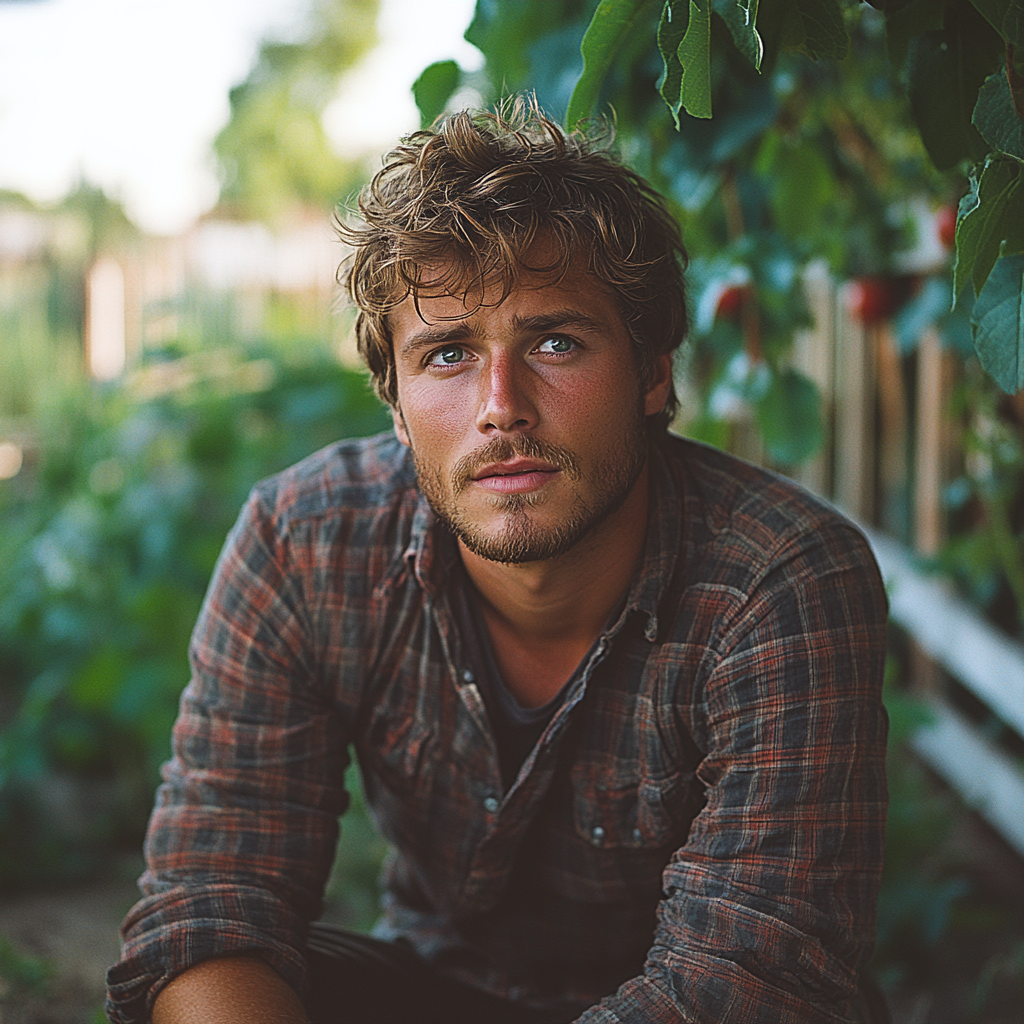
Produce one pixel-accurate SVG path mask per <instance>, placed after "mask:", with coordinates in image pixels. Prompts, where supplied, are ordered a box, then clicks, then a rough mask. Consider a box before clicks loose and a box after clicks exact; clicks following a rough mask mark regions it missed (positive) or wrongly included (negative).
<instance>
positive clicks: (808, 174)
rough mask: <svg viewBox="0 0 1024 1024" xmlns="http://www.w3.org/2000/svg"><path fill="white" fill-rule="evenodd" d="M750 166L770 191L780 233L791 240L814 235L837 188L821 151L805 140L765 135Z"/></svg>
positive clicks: (779, 133)
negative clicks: (793, 140)
mask: <svg viewBox="0 0 1024 1024" xmlns="http://www.w3.org/2000/svg"><path fill="white" fill-rule="evenodd" d="M754 167H755V170H756V171H757V173H758V175H759V176H760V177H762V178H763V179H764V180H765V182H766V184H767V185H768V188H769V189H770V193H771V197H772V210H773V212H774V214H775V220H776V223H777V224H778V226H779V229H780V230H781V231H782V232H783V234H785V235H787V236H789V238H791V239H793V240H795V241H800V240H801V239H806V238H808V237H813V236H815V235H816V233H817V232H818V231H819V230H820V228H821V226H822V224H823V222H824V220H825V218H826V216H827V211H828V209H829V207H830V205H831V204H832V203H834V201H835V194H836V189H837V188H838V185H837V182H836V179H835V175H834V174H833V173H832V169H831V167H830V166H829V163H828V160H827V159H826V157H825V156H824V155H823V154H822V151H821V149H820V148H819V147H818V146H817V145H815V144H814V143H813V142H811V141H810V140H807V139H803V140H800V141H798V142H796V143H793V142H791V141H790V140H789V139H788V138H786V137H785V136H784V135H783V134H782V133H781V132H775V131H773V132H768V133H766V135H765V138H764V142H763V144H762V146H761V149H760V150H759V152H758V155H757V159H756V161H755V164H754Z"/></svg>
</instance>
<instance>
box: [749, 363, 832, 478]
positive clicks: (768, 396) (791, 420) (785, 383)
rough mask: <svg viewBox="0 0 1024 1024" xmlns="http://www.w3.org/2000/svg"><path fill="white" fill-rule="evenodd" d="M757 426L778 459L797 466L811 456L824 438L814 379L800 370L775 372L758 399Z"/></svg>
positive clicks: (762, 437)
mask: <svg viewBox="0 0 1024 1024" xmlns="http://www.w3.org/2000/svg"><path fill="white" fill-rule="evenodd" d="M757 427H758V430H759V431H760V434H761V439H762V440H763V441H764V446H765V450H766V451H767V452H768V455H769V457H770V458H771V459H772V460H773V461H774V462H777V463H779V464H781V465H784V466H795V465H798V464H799V463H801V462H804V461H805V460H807V459H809V458H810V457H811V456H812V455H814V453H815V452H816V451H817V450H818V449H819V448H820V447H821V442H822V439H823V438H824V429H823V427H822V422H821V399H820V396H819V394H818V389H817V387H816V386H815V384H814V382H813V381H811V380H809V379H808V378H807V377H805V376H804V375H803V374H801V373H798V372H797V371H796V370H783V371H782V373H780V374H778V375H777V376H775V377H774V378H773V379H772V382H771V383H770V384H769V385H768V390H767V391H766V392H765V394H764V397H763V398H762V399H761V401H760V402H758V405H757Z"/></svg>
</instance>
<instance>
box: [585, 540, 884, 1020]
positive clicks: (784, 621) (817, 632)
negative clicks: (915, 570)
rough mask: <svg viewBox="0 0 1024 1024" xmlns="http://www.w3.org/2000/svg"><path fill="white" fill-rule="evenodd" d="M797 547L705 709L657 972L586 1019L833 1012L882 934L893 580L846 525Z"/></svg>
mask: <svg viewBox="0 0 1024 1024" xmlns="http://www.w3.org/2000/svg"><path fill="white" fill-rule="evenodd" d="M830 533H831V536H828V531H826V532H825V535H820V534H819V535H817V536H815V537H813V538H810V539H809V540H808V541H807V542H806V543H805V544H804V545H803V550H797V551H796V552H794V553H793V554H792V555H782V556H780V558H779V559H778V560H777V561H776V563H775V565H774V566H773V568H772V570H771V571H770V572H769V573H768V574H766V576H765V578H764V579H763V581H762V582H761V583H760V584H759V586H758V587H757V588H756V590H755V591H754V593H753V594H752V596H751V598H750V599H749V601H746V602H745V603H744V604H743V605H742V608H741V609H740V611H739V613H738V614H737V615H736V617H735V621H734V623H733V624H732V625H731V626H730V627H728V628H727V630H726V632H725V634H724V636H723V638H722V640H721V642H720V643H719V644H718V646H717V649H716V651H715V652H714V657H713V658H712V667H711V669H710V671H709V672H708V673H707V674H706V676H705V679H704V683H703V686H702V687H701V690H700V692H699V693H698V694H697V695H696V696H695V700H694V704H693V712H692V717H693V729H694V733H695V738H696V739H697V741H698V743H699V745H700V747H701V749H702V750H704V751H706V755H705V757H704V759H703V761H702V762H701V764H700V766H699V768H698V770H697V774H698V777H699V778H700V779H701V781H702V782H703V783H704V784H705V786H706V787H707V804H706V806H705V807H704V809H703V810H702V811H701V813H700V814H699V815H698V816H697V818H696V819H695V820H694V822H693V825H692V827H691V829H690V833H689V835H688V838H687V841H686V844H685V845H684V846H683V847H682V848H681V849H679V850H677V851H676V852H675V853H674V854H673V856H672V858H671V860H670V862H669V864H668V866H667V868H666V869H665V872H664V875H663V893H664V899H663V900H662V902H661V904H660V906H659V911H658V923H657V928H656V932H655V940H654V945H653V946H652V948H651V949H650V951H649V953H648V957H647V962H646V965H645V970H644V974H643V975H642V976H640V977H637V978H633V979H631V980H629V981H627V982H626V983H625V984H624V985H623V986H622V987H621V988H620V989H619V990H618V991H617V992H616V993H615V994H614V995H612V996H610V997H608V998H606V999H605V1000H603V1001H602V1002H601V1003H599V1004H597V1005H596V1006H594V1007H592V1008H590V1009H589V1010H588V1011H586V1012H585V1013H584V1014H583V1015H582V1016H581V1017H580V1018H579V1020H578V1022H577V1024H615V1022H617V1024H641V1022H643V1024H652V1022H666V1024H667V1022H670V1021H671V1022H677V1021H686V1022H691V1024H712V1022H714V1024H726V1022H727V1024H782V1022H794V1021H800V1022H801V1024H826V1022H828V1024H836V1022H840V1021H849V1020H850V1019H851V1005H850V1000H851V999H852V997H853V995H854V993H855V991H856V988H857V983H858V979H859V975H860V970H861V968H862V966H863V965H864V963H865V961H866V960H867V958H868V956H869V955H870V952H871V948H872V945H873V941H874V916H875V901H876V897H877V892H878V883H879V879H880V876H881V867H882V852H883V839H884V831H885V815H886V810H887V803H888V799H887V791H886V782H885V743H886V734H887V718H886V714H885V709H884V707H883V705H882V700H881V688H882V676H883V670H884V660H885V643H886V640H885V619H886V613H887V607H886V598H885V593H884V590H883V588H882V583H881V579H880V577H879V574H878V570H877V567H876V565H875V562H874V559H873V557H872V555H871V553H870V550H869V549H868V547H867V544H866V542H865V541H864V540H863V538H862V537H861V536H860V535H859V533H856V532H855V531H853V530H852V529H851V528H850V527H846V526H840V527H838V528H837V529H832V530H831V531H830Z"/></svg>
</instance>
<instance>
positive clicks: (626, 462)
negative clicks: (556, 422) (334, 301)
mask: <svg viewBox="0 0 1024 1024" xmlns="http://www.w3.org/2000/svg"><path fill="white" fill-rule="evenodd" d="M517 456H518V457H520V458H527V459H538V460H540V461H543V462H546V463H548V464H550V465H553V466H557V467H558V468H559V470H561V472H562V474H563V475H564V476H565V477H566V478H567V479H569V480H570V481H572V482H574V483H577V484H578V483H580V482H581V481H582V480H583V471H582V469H581V467H580V463H579V460H578V458H577V457H576V455H575V454H574V453H573V452H572V451H570V450H569V449H568V448H563V447H562V446H560V445H556V444H552V443H550V442H548V441H543V440H540V439H538V438H534V437H530V436H528V435H525V434H510V435H507V436H500V437H496V438H494V439H492V440H491V441H489V442H488V443H487V444H485V445H484V446H482V447H481V448H478V449H477V450H476V451H474V452H471V453H470V454H469V455H467V456H464V457H463V458H462V459H460V460H459V461H458V462H457V463H456V465H455V467H454V468H453V469H452V471H451V473H450V474H449V476H448V478H447V479H446V478H445V476H444V474H443V473H442V471H441V469H440V468H439V467H438V466H436V465H431V464H429V463H427V462H426V461H425V460H422V459H421V458H420V457H419V455H418V454H417V452H416V450H415V448H413V458H414V460H415V464H416V475H417V478H418V480H419V485H420V490H421V491H422V492H423V495H424V497H425V498H426V499H427V501H428V502H429V504H430V507H431V508H432V509H433V510H434V512H435V513H436V514H437V516H438V518H439V519H440V520H441V521H442V522H444V523H445V524H446V525H447V526H448V528H449V529H450V530H451V531H452V533H454V534H455V536H456V537H458V538H459V539H460V540H461V541H462V542H463V544H465V545H466V547H467V548H469V550H470V551H472V552H473V553H474V554H475V555H479V556H480V557H481V558H486V559H487V560H488V561H491V562H502V563H504V564H506V565H519V564H522V563H524V562H536V561H542V560H545V559H549V558H555V557H557V556H559V555H562V554H564V553H565V552H567V551H569V550H570V549H571V548H573V547H574V546H575V545H576V544H578V543H579V542H580V541H581V540H582V539H583V538H584V537H585V536H586V535H587V534H589V533H590V532H591V531H593V530H594V529H596V528H597V527H598V526H599V525H600V524H601V523H603V522H604V521H605V520H606V519H607V518H608V517H609V516H610V515H612V514H613V513H614V512H616V511H617V510H618V509H619V508H620V507H621V506H622V504H623V502H624V501H625V500H626V498H627V497H628V496H629V494H630V492H631V491H632V489H633V485H634V484H635V483H636V481H637V480H638V478H639V477H640V474H641V473H642V472H643V468H644V465H645V464H646V461H647V429H646V422H645V419H644V415H643V412H642V411H639V412H638V414H637V416H636V417H634V418H633V419H632V422H631V423H630V424H629V428H628V430H627V432H626V435H625V436H624V437H623V439H622V443H621V444H620V445H618V446H617V447H616V450H615V451H612V452H606V453H605V455H604V456H603V457H602V458H601V459H600V460H598V461H597V462H596V463H595V465H594V468H593V469H592V470H591V472H590V473H589V474H588V475H587V482H588V483H589V484H590V488H589V490H590V492H591V497H590V499H589V500H588V499H587V498H586V497H585V496H584V495H583V494H582V493H580V490H579V488H576V489H575V491H574V493H573V496H572V501H571V504H570V506H569V508H568V509H567V510H566V512H565V514H564V516H563V517H562V518H561V520H560V521H559V522H557V523H554V524H549V525H546V526H545V525H542V524H540V523H538V522H537V516H536V515H534V514H532V513H533V510H534V509H536V508H539V507H540V506H542V505H543V504H544V503H545V501H546V497H547V496H546V495H545V493H544V492H543V491H540V492H531V493H528V494H494V495H489V496H488V498H487V502H488V504H489V505H490V507H491V508H492V509H493V510H495V511H497V512H498V513H499V514H500V516H501V526H500V528H498V529H497V530H494V531H492V532H485V531H484V529H483V528H482V527H481V526H480V524H479V523H477V522H475V521H474V520H473V518H472V517H471V516H470V515H469V513H468V512H467V510H466V508H465V506H464V505H463V504H462V503H461V502H460V501H459V496H460V495H461V494H462V492H463V491H464V490H465V488H466V487H467V486H468V485H469V482H470V480H471V479H472V473H473V472H475V471H476V470H477V469H479V468H480V467H482V466H486V465H489V464H492V463H495V462H507V461H509V460H510V459H513V458H515V457H517Z"/></svg>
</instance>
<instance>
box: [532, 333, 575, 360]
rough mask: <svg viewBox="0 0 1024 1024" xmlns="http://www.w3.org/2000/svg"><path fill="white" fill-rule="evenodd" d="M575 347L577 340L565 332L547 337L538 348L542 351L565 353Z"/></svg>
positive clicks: (555, 353)
mask: <svg viewBox="0 0 1024 1024" xmlns="http://www.w3.org/2000/svg"><path fill="white" fill-rule="evenodd" d="M575 347H576V342H575V341H573V340H572V338H567V337H566V336H565V335H564V334H552V335H551V337H550V338H545V339H544V340H543V341H542V342H541V343H540V345H539V346H538V347H537V348H538V351H540V352H547V353H551V354H554V355H564V354H565V353H566V352H571V351H572V350H573V348H575Z"/></svg>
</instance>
